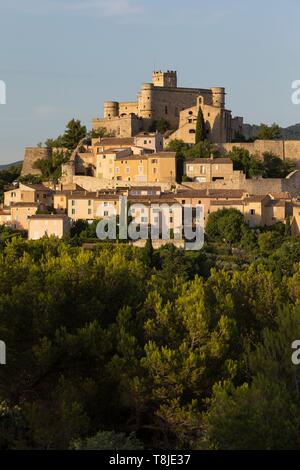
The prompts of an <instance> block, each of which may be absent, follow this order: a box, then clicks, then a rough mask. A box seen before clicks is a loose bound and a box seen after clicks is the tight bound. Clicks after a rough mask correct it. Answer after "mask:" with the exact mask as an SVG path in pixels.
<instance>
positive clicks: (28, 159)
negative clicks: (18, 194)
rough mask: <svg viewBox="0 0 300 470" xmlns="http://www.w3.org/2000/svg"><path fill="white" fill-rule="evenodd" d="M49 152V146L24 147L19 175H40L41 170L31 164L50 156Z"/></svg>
mask: <svg viewBox="0 0 300 470" xmlns="http://www.w3.org/2000/svg"><path fill="white" fill-rule="evenodd" d="M51 152H52V150H51V148H44V147H26V148H25V155H24V161H23V166H22V171H21V176H26V175H40V174H41V171H40V170H39V169H38V168H34V167H33V165H34V163H35V162H36V161H37V160H40V159H48V158H50V157H51Z"/></svg>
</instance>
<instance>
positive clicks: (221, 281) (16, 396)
mask: <svg viewBox="0 0 300 470" xmlns="http://www.w3.org/2000/svg"><path fill="white" fill-rule="evenodd" d="M220 212H221V214H220V215H219V217H218V218H217V220H213V219H215V217H214V218H212V221H211V220H210V221H209V224H210V225H211V229H210V230H209V231H208V240H207V242H206V244H205V247H204V248H203V249H202V250H201V251H199V252H185V251H183V250H178V249H176V248H174V247H173V246H172V245H167V246H165V247H163V248H161V249H160V250H158V251H155V250H153V248H152V246H151V243H150V242H149V243H147V245H146V248H144V249H138V248H133V247H131V246H129V245H125V244H121V243H115V244H109V243H98V244H97V245H95V246H94V249H93V250H87V249H84V247H80V246H73V244H72V243H71V242H70V241H59V240H56V239H52V238H49V239H46V238H45V239H42V240H39V241H35V242H34V241H30V242H28V241H26V240H23V239H20V238H16V237H15V238H12V239H11V238H8V239H7V238H4V239H3V242H2V244H1V245H0V246H1V253H0V278H1V279H0V338H1V339H2V340H4V341H5V342H6V344H7V365H6V366H1V367H0V448H2V449H7V448H28V449H29V448H33V449H67V448H75V449H88V448H93V449H95V448H99V449H103V448H110V449H118V450H121V449H124V448H128V449H132V448H177V449H183V448H185V449H186V448H193V449H253V448H258V449H275V448H276V449H278V448H284V449H287V448H297V449H299V448H300V440H299V425H300V418H299V416H300V397H299V379H300V368H299V367H297V366H294V365H293V364H292V362H291V354H292V350H291V343H292V341H294V340H295V339H299V335H300V310H299V300H300V297H299V296H300V240H299V239H292V238H291V237H290V236H289V235H288V234H287V231H286V230H285V227H284V225H283V224H278V225H276V226H274V227H273V228H272V229H271V230H266V229H256V230H251V229H249V228H248V227H246V226H245V225H244V224H243V222H242V220H240V219H239V218H238V216H237V214H236V213H235V211H228V212H227V213H226V212H225V213H224V212H222V211H220ZM224 220H225V221H227V224H228V222H231V223H232V224H233V225H234V227H235V230H234V232H233V231H230V230H229V229H227V231H226V229H225V228H224ZM76 230H77V232H76ZM76 230H75V233H74V234H73V235H74V236H80V234H81V233H82V231H84V230H88V229H87V227H81V228H80V227H77V228H76ZM222 230H223V232H222ZM224 230H225V232H224ZM233 233H234V236H232V234H233ZM78 234H79V235H78ZM224 240H225V241H224Z"/></svg>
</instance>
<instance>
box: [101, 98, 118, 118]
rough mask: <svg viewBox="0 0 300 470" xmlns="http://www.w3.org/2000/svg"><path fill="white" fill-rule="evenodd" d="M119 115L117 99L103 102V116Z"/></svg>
mask: <svg viewBox="0 0 300 470" xmlns="http://www.w3.org/2000/svg"><path fill="white" fill-rule="evenodd" d="M117 116H119V103H118V102H117V101H105V103H104V117H105V118H110V117H117Z"/></svg>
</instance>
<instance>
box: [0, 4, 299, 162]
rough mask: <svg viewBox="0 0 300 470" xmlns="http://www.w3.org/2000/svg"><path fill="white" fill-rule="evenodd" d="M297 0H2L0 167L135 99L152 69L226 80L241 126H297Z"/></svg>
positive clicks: (216, 82) (187, 80) (190, 81)
mask: <svg viewBox="0 0 300 470" xmlns="http://www.w3.org/2000/svg"><path fill="white" fill-rule="evenodd" d="M299 18H300V2H299V0H288V1H287V0H285V1H283V0H277V1H276V0H273V1H271V0H263V1H261V0H260V1H258V0H252V1H251V2H242V1H240V0H239V1H238V0H215V1H207V0H206V1H202V0H185V1H182V0H161V1H158V0H148V1H146V0H0V80H4V81H5V82H6V86H7V104H6V105H0V163H7V162H11V161H15V160H19V159H22V158H23V150H24V147H25V146H35V145H36V144H37V143H38V142H40V141H44V140H45V139H46V138H47V137H55V136H57V135H58V134H60V133H61V132H63V130H64V127H65V124H66V122H67V121H68V120H70V119H71V118H72V117H76V118H79V119H81V120H82V121H83V122H84V123H85V124H86V125H87V126H88V127H90V126H91V119H92V118H93V117H95V116H98V115H101V114H102V104H103V101H104V100H106V99H117V100H119V99H120V100H131V99H136V95H137V92H138V89H139V86H140V83H141V82H144V81H146V82H147V81H150V79H151V72H152V70H153V68H154V66H155V67H156V68H157V69H175V70H177V72H178V81H179V85H181V86H195V87H198V86H199V87H211V86H225V87H226V89H227V97H226V104H227V107H228V108H229V109H231V110H232V112H233V114H235V115H243V116H244V118H245V122H250V123H260V122H267V123H271V122H274V121H275V122H278V123H279V124H280V125H283V126H287V125H290V124H294V123H296V122H300V105H298V106H296V105H293V104H292V102H291V83H292V81H293V80H297V79H300V65H299V48H300V27H299Z"/></svg>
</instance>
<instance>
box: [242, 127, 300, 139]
mask: <svg viewBox="0 0 300 470" xmlns="http://www.w3.org/2000/svg"><path fill="white" fill-rule="evenodd" d="M258 130H259V125H257V124H244V134H245V137H246V139H252V138H255V137H256V135H257V132H258ZM280 130H281V136H282V138H283V139H285V140H298V139H300V123H298V124H293V125H292V126H288V127H281V128H280Z"/></svg>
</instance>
